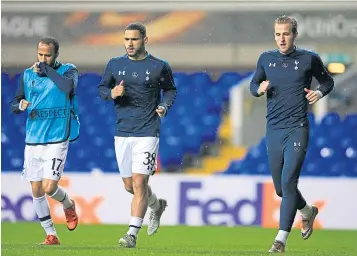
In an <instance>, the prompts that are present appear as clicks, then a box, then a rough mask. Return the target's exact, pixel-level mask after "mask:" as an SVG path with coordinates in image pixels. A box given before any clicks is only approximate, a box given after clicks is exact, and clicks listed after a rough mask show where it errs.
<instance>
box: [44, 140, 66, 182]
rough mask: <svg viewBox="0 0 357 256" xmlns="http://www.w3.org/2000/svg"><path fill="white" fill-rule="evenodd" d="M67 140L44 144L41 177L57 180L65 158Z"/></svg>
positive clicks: (61, 171)
mask: <svg viewBox="0 0 357 256" xmlns="http://www.w3.org/2000/svg"><path fill="white" fill-rule="evenodd" d="M68 147H69V141H65V142H61V143H54V144H48V145H46V148H45V149H44V152H43V157H42V158H43V161H44V165H43V177H42V178H43V179H47V180H53V181H55V182H58V180H59V179H60V178H61V176H62V174H63V170H64V165H65V163H66V159H67V153H68Z"/></svg>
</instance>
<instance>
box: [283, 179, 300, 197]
mask: <svg viewBox="0 0 357 256" xmlns="http://www.w3.org/2000/svg"><path fill="white" fill-rule="evenodd" d="M281 187H282V194H284V195H288V194H293V193H295V192H296V191H297V181H295V180H286V181H283V182H282V184H281Z"/></svg>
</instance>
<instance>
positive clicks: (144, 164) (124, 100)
mask: <svg viewBox="0 0 357 256" xmlns="http://www.w3.org/2000/svg"><path fill="white" fill-rule="evenodd" d="M147 42H148V37H147V36H146V28H145V26H144V25H143V24H141V23H131V24H129V25H128V26H127V27H126V29H125V32H124V45H125V49H126V52H127V53H126V54H125V55H123V56H120V57H115V58H112V59H110V61H109V62H108V64H107V66H106V69H105V73H104V76H103V78H102V81H101V82H100V84H99V93H100V97H101V98H102V99H104V100H111V101H113V102H114V108H115V112H116V127H115V151H116V158H117V162H118V167H119V171H120V174H121V177H122V179H123V182H124V185H125V189H126V190H127V191H128V192H129V193H131V194H133V195H134V196H133V200H132V204H131V220H130V223H129V230H128V232H127V234H126V235H125V236H124V237H122V238H120V240H119V244H120V245H121V246H123V247H129V248H132V247H135V246H136V241H137V236H138V232H139V230H140V228H141V226H142V223H143V219H144V216H145V213H146V210H147V207H149V208H150V210H151V212H150V217H149V225H148V231H147V232H148V235H153V234H154V233H155V232H156V231H157V230H158V228H159V226H160V218H161V215H162V213H163V212H164V210H165V207H166V206H167V202H166V200H164V199H158V198H157V196H156V195H155V193H153V192H152V190H151V188H150V186H149V185H148V182H149V177H150V175H152V174H153V173H154V172H155V170H156V160H157V154H158V148H159V134H160V118H161V117H163V116H165V115H166V114H167V112H168V110H169V108H170V107H171V106H172V105H173V104H174V102H175V98H176V87H175V84H174V79H173V75H172V71H171V68H170V66H169V64H168V63H167V62H165V61H163V60H161V59H158V58H156V57H154V56H152V55H151V54H150V53H148V52H147V51H146V49H145V45H146V43H147ZM161 92H162V93H163V97H162V99H161Z"/></svg>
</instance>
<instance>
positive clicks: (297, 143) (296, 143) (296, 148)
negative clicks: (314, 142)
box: [294, 142, 301, 152]
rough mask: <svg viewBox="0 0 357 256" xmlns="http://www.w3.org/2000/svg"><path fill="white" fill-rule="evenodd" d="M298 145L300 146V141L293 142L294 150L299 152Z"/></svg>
mask: <svg viewBox="0 0 357 256" xmlns="http://www.w3.org/2000/svg"><path fill="white" fill-rule="evenodd" d="M300 147H301V143H300V142H294V151H295V152H300Z"/></svg>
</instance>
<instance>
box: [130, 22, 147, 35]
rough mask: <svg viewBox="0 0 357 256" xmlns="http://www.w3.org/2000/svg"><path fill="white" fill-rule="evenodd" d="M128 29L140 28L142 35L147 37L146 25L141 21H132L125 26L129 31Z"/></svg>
mask: <svg viewBox="0 0 357 256" xmlns="http://www.w3.org/2000/svg"><path fill="white" fill-rule="evenodd" d="M127 30H139V32H140V34H141V35H142V37H146V27H145V25H144V24H142V23H140V22H134V23H130V24H129V25H128V26H126V28H125V31H127Z"/></svg>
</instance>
